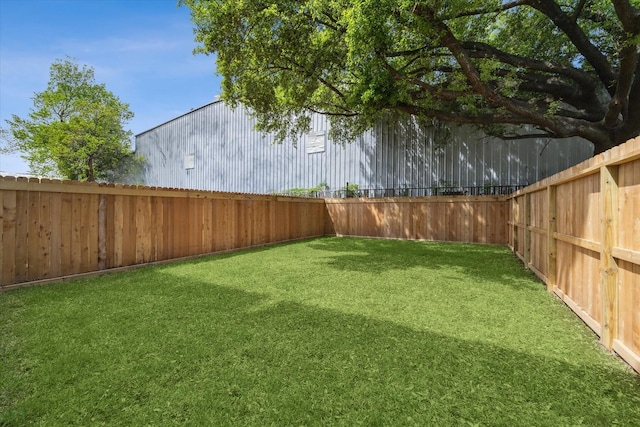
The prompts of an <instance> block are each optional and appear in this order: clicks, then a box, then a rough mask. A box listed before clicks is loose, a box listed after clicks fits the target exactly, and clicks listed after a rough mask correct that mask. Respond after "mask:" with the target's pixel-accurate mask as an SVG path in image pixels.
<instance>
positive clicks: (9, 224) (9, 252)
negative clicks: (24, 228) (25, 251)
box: [2, 191, 17, 285]
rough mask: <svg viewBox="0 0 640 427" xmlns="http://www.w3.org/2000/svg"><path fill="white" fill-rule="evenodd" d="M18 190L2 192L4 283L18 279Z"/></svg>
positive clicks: (10, 282) (9, 283) (8, 283)
mask: <svg viewBox="0 0 640 427" xmlns="http://www.w3.org/2000/svg"><path fill="white" fill-rule="evenodd" d="M16 246H17V242H16V191H3V192H2V285H11V284H13V283H15V279H16V264H17V262H16V261H17V260H16Z"/></svg>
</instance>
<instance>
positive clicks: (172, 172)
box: [136, 100, 593, 197]
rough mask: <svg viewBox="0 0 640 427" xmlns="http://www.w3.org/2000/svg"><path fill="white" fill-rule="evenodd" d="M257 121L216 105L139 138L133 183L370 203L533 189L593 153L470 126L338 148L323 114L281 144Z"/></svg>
mask: <svg viewBox="0 0 640 427" xmlns="http://www.w3.org/2000/svg"><path fill="white" fill-rule="evenodd" d="M254 124H255V121H254V120H253V119H252V118H251V116H250V115H249V114H248V113H247V112H246V110H244V109H243V108H241V107H238V108H237V109H235V110H233V109H231V108H230V107H229V106H227V105H226V104H224V103H223V102H222V101H219V100H217V101H214V102H211V103H209V104H207V105H204V106H202V107H200V108H197V109H194V110H192V111H190V112H188V113H186V114H184V115H181V116H179V117H176V118H175V119H172V120H170V121H168V122H166V123H163V124H161V125H159V126H157V127H155V128H153V129H150V130H148V131H145V132H142V133H140V134H139V135H136V152H137V153H138V154H140V155H142V156H143V157H144V158H145V160H146V166H145V169H144V171H143V173H142V177H140V179H139V181H142V182H140V183H143V184H145V185H150V186H159V187H174V188H191V189H199V190H217V191H228V192H241V193H262V194H265V193H266V194H268V193H275V192H286V191H287V190H290V189H293V188H312V187H316V186H318V185H319V184H321V183H326V185H327V186H328V187H329V188H330V189H331V191H330V193H331V194H334V193H333V190H338V189H341V188H344V187H345V186H346V185H347V183H349V184H351V185H354V184H355V185H357V186H358V188H359V189H360V190H361V191H360V194H361V195H363V196H369V197H371V196H373V195H376V196H379V195H387V196H389V195H409V196H421V195H431V194H434V192H435V191H436V190H435V188H436V187H441V188H442V187H446V188H450V189H456V190H458V191H459V192H461V193H466V194H478V189H480V193H482V190H481V189H483V188H484V189H488V188H493V190H491V192H495V191H497V190H496V188H497V187H494V186H520V185H527V184H531V183H533V182H536V181H538V180H540V179H543V178H545V177H547V176H550V175H552V174H554V173H556V172H559V171H561V170H563V169H566V168H568V167H570V166H573V165H574V164H576V163H579V162H581V161H583V160H585V159H587V158H589V157H591V156H592V154H593V148H592V145H591V144H590V143H589V142H588V141H585V140H582V139H578V138H576V139H572V140H549V139H547V138H540V139H525V140H516V141H503V140H500V139H496V138H491V137H487V136H484V135H483V134H481V133H479V132H478V131H476V130H475V129H473V128H470V127H465V126H461V127H452V128H451V127H446V128H438V127H422V126H419V125H417V124H416V123H415V120H411V119H407V120H406V121H404V122H392V123H380V124H379V125H378V126H376V128H375V129H373V130H371V131H369V132H367V133H365V134H363V135H362V136H360V137H359V138H357V140H355V141H353V142H352V143H349V144H346V145H344V146H343V145H340V144H334V143H333V142H332V141H331V140H330V139H329V138H328V131H329V123H328V120H327V119H326V117H324V116H321V115H315V116H314V117H313V120H312V130H311V132H310V133H309V134H306V135H301V136H300V138H298V139H297V140H296V141H292V140H287V141H285V142H284V143H283V144H274V142H273V141H274V137H273V135H271V134H264V133H261V132H258V131H256V130H255V129H254ZM443 129H444V130H443ZM444 133H446V135H445V134H444ZM472 187H473V188H472ZM474 188H475V189H474ZM374 190H375V191H374ZM325 195H326V193H325Z"/></svg>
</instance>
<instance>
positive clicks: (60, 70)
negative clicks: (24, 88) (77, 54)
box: [4, 59, 140, 181]
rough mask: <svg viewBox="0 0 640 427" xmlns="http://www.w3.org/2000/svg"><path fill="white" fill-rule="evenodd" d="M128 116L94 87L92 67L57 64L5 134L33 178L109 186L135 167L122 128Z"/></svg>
mask: <svg viewBox="0 0 640 427" xmlns="http://www.w3.org/2000/svg"><path fill="white" fill-rule="evenodd" d="M132 117H133V113H132V112H131V111H129V105H128V104H125V103H123V102H121V101H120V100H119V99H118V97H116V96H115V95H114V94H113V93H111V92H110V91H108V90H107V89H106V87H105V85H104V84H97V83H96V82H95V79H94V70H93V68H91V67H88V66H82V67H81V66H79V65H78V64H77V62H76V61H75V60H73V59H66V60H57V61H55V62H54V63H53V64H52V65H51V69H50V80H49V84H48V86H47V88H46V89H45V90H44V91H42V92H38V93H35V94H34V96H33V108H32V109H31V111H30V112H29V115H28V118H21V117H18V116H16V115H13V117H12V119H11V120H7V124H8V125H9V129H8V130H5V132H4V134H5V139H9V140H10V141H11V146H12V147H11V148H13V149H17V150H19V151H21V152H23V153H24V157H25V159H26V160H28V161H29V166H30V168H31V171H32V172H34V173H38V174H43V175H47V174H50V173H53V174H56V175H61V176H63V177H65V178H67V179H74V180H81V181H95V180H105V181H112V180H114V179H116V178H117V177H119V176H122V175H123V174H126V173H127V172H130V171H131V170H132V169H133V168H135V167H137V166H139V164H140V159H138V158H136V157H135V155H134V153H133V151H132V149H131V145H130V144H131V136H132V133H131V131H128V130H125V129H124V125H125V124H126V123H127V122H128V121H129V120H130V119H131V118H132Z"/></svg>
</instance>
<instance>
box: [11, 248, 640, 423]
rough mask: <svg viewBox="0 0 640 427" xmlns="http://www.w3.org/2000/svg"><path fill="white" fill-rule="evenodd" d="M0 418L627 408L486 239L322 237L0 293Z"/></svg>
mask: <svg viewBox="0 0 640 427" xmlns="http://www.w3.org/2000/svg"><path fill="white" fill-rule="evenodd" d="M0 335H1V337H2V340H1V341H0V426H3V427H4V426H23V425H132V426H139V425H172V424H179V425H234V426H236V425H256V426H263V425H348V426H353V425H510V426H511V425H539V426H544V425H548V426H558V425H579V424H584V425H640V421H639V420H640V377H638V376H637V375H636V374H634V372H633V371H632V370H631V369H630V368H628V366H627V365H625V364H624V363H623V362H622V361H620V360H619V359H617V358H615V357H613V356H612V355H611V354H610V353H609V352H607V351H606V350H605V349H603V348H602V347H601V346H600V345H599V344H598V339H597V337H596V336H595V335H594V334H593V332H591V330H590V329H589V328H588V327H587V326H585V325H584V324H583V323H582V322H581V321H580V319H579V318H578V317H577V316H576V315H575V314H573V313H572V312H571V311H570V310H569V309H568V308H566V307H565V306H564V304H563V303H562V302H561V301H560V300H558V299H556V298H555V297H553V296H552V295H550V294H549V293H547V292H546V288H545V287H544V286H543V285H542V284H541V283H540V282H539V281H538V279H537V278H536V277H535V276H534V275H533V274H532V273H531V272H530V271H528V270H526V269H525V268H524V267H523V266H522V264H521V262H520V261H519V260H518V259H517V258H516V257H515V256H514V255H513V254H512V253H511V252H509V250H508V249H507V248H505V247H502V246H491V245H477V244H476V245H474V244H460V243H434V242H416V241H400V240H377V239H360V238H336V237H327V238H319V239H313V240H305V241H301V242H295V243H288V244H280V245H275V246H271V247H268V248H262V249H252V250H245V251H239V252H234V253H228V254H222V255H216V256H210V257H205V258H199V259H196V260H191V261H185V262H179V263H174V264H165V265H160V266H153V267H146V268H142V269H137V270H134V271H130V272H126V273H118V274H112V275H105V276H102V277H98V278H92V279H83V280H74V281H68V282H64V283H60V284H54V285H49V286H41V287H31V288H24V289H18V290H14V291H9V292H6V293H3V294H0Z"/></svg>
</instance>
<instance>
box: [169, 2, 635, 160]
mask: <svg viewBox="0 0 640 427" xmlns="http://www.w3.org/2000/svg"><path fill="white" fill-rule="evenodd" d="M180 3H181V4H183V5H186V6H187V7H189V8H190V10H191V17H192V21H193V23H194V25H195V39H196V41H197V42H199V47H198V48H197V49H196V51H197V52H200V53H205V54H213V53H215V54H217V70H218V72H219V73H220V74H221V75H222V77H223V83H222V85H223V99H224V100H226V101H227V102H230V103H231V104H232V105H235V104H236V103H242V104H245V105H246V106H248V107H249V108H250V109H251V110H253V111H254V112H255V114H256V116H257V118H258V127H259V128H260V129H262V130H267V131H275V132H277V134H278V136H279V137H280V138H283V137H284V136H286V135H288V134H295V133H298V132H300V131H303V130H305V129H306V128H307V127H308V124H309V114H310V112H320V113H324V114H327V115H329V116H331V117H332V133H333V137H334V138H337V139H338V140H343V141H344V140H349V139H350V138H352V137H353V136H354V135H357V134H359V133H361V132H362V131H364V130H366V129H369V128H370V127H371V126H372V125H373V124H374V123H375V122H376V121H377V120H379V119H380V117H381V116H382V115H388V114H410V115H414V116H418V117H421V118H425V119H427V120H438V121H444V122H454V123H467V124H473V125H477V126H480V127H481V128H483V129H484V130H485V131H486V132H488V133H489V134H491V135H496V136H500V137H502V138H522V137H525V136H528V135H524V134H523V129H525V128H528V129H532V128H533V129H535V132H534V134H535V135H536V136H550V137H555V138H565V137H571V136H580V137H583V138H586V139H588V140H590V141H591V142H593V144H594V147H595V151H596V153H597V152H601V151H604V150H606V149H608V148H610V147H612V146H615V145H617V144H620V143H622V142H624V141H626V140H627V139H629V138H631V137H634V136H636V135H638V134H639V133H640V65H639V64H640V62H639V61H638V56H639V44H640V0H560V1H552V0H512V1H508V0H446V1H445V0H422V1H414V0H268V1H267V0H181V2H180ZM522 125H531V126H522Z"/></svg>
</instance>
